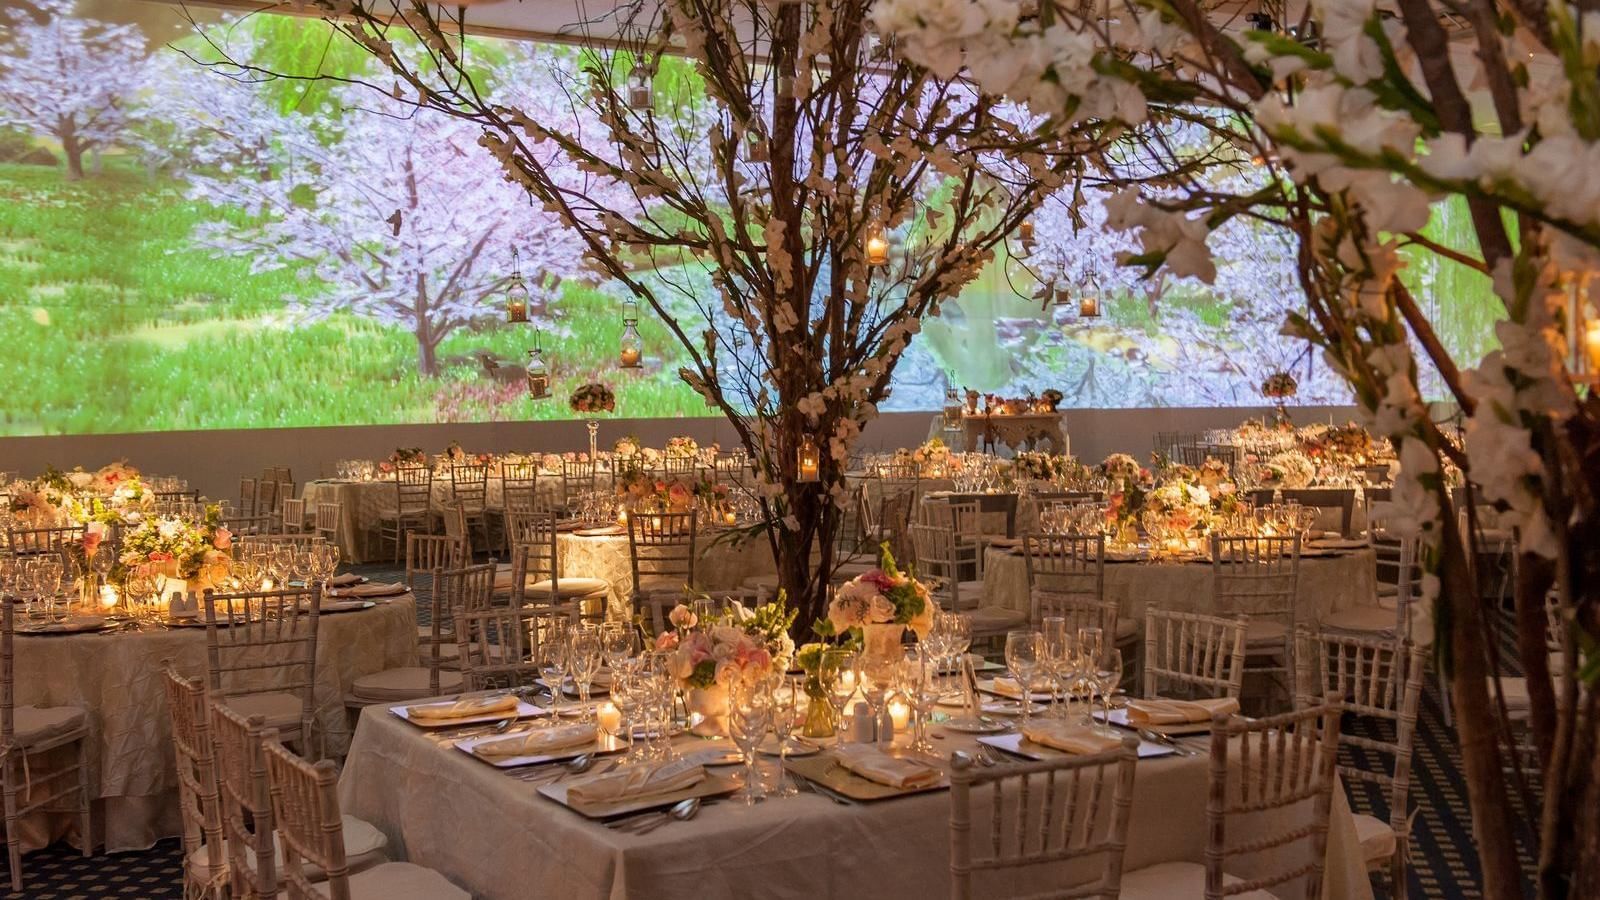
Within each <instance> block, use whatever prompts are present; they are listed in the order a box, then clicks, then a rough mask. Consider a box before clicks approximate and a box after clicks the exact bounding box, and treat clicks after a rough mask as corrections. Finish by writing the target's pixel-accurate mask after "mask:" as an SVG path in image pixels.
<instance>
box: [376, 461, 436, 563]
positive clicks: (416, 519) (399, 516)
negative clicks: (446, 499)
mask: <svg viewBox="0 0 1600 900" xmlns="http://www.w3.org/2000/svg"><path fill="white" fill-rule="evenodd" d="M394 501H395V505H394V506H393V507H391V508H389V509H383V510H379V511H378V546H379V547H380V548H381V547H382V546H383V542H384V541H386V540H390V541H393V542H394V561H395V563H397V564H398V563H399V562H400V553H401V552H402V551H403V550H404V549H405V539H406V533H407V532H410V531H421V532H427V533H431V532H432V531H433V469H432V468H431V467H429V466H400V467H398V468H396V469H395V470H394Z"/></svg>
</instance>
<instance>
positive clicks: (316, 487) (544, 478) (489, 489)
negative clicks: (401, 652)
mask: <svg viewBox="0 0 1600 900" xmlns="http://www.w3.org/2000/svg"><path fill="white" fill-rule="evenodd" d="M534 491H535V493H536V495H537V497H538V502H539V503H540V504H542V505H545V506H554V505H556V504H558V503H559V502H560V500H561V476H560V475H548V474H541V475H540V476H539V479H538V481H537V482H536V483H535V487H534ZM300 496H301V498H302V499H303V500H305V501H306V515H307V516H315V515H316V512H317V504H318V503H338V504H340V505H341V508H340V512H339V533H338V536H337V540H338V543H339V553H340V558H341V559H342V560H344V561H345V562H348V563H363V562H382V561H384V560H390V561H392V560H393V558H394V548H393V547H392V546H389V545H384V546H383V547H380V546H379V540H378V522H379V519H380V518H381V517H382V515H383V513H384V511H385V510H393V509H394V508H395V504H396V503H397V502H398V500H397V497H398V495H397V494H396V492H395V486H394V481H393V479H374V480H370V481H359V480H356V481H352V480H344V479H331V478H324V479H318V480H316V481H308V482H306V483H305V486H304V487H303V488H302V489H301V492H300ZM451 499H453V498H452V494H451V490H450V479H449V478H448V477H445V478H437V477H436V478H435V479H434V482H433V488H432V505H433V508H434V509H435V510H438V509H439V508H441V507H443V506H444V504H446V503H449V502H450V500H451ZM484 499H485V502H486V504H487V505H488V507H489V508H490V509H497V508H500V507H503V506H504V504H505V489H504V482H502V481H501V479H500V478H499V477H498V476H496V477H491V478H489V479H488V481H487V482H486V483H485V486H484ZM496 521H498V519H497V520H496ZM496 537H498V534H497V535H496ZM403 552H404V551H403V550H402V553H403Z"/></svg>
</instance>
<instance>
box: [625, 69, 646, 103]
mask: <svg viewBox="0 0 1600 900" xmlns="http://www.w3.org/2000/svg"><path fill="white" fill-rule="evenodd" d="M650 101H651V90H650V70H649V69H647V68H645V65H644V63H642V62H640V63H634V65H633V71H631V72H629V73H628V106H630V107H632V108H633V109H649V108H650V106H651V102H650Z"/></svg>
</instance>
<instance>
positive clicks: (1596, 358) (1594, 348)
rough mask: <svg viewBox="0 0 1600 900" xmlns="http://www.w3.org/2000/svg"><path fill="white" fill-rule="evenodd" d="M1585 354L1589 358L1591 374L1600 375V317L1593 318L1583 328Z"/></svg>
mask: <svg viewBox="0 0 1600 900" xmlns="http://www.w3.org/2000/svg"><path fill="white" fill-rule="evenodd" d="M1583 354H1584V355H1585V356H1587V357H1588V358H1589V374H1590V375H1600V319H1592V320H1590V322H1589V324H1588V325H1586V326H1585V327H1584V329H1583Z"/></svg>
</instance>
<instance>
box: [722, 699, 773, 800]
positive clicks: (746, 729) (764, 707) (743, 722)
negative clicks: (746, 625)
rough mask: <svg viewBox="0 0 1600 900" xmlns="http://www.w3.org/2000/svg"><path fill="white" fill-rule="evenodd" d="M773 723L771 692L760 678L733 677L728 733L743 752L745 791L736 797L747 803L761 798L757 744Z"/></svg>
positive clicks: (729, 703) (729, 701)
mask: <svg viewBox="0 0 1600 900" xmlns="http://www.w3.org/2000/svg"><path fill="white" fill-rule="evenodd" d="M771 725H772V694H771V693H770V692H769V691H768V690H767V686H766V684H765V683H763V681H762V680H761V679H753V680H746V679H743V678H735V679H734V680H733V683H732V684H730V685H728V735H729V736H730V737H732V738H733V742H734V743H735V744H736V745H738V747H739V752H740V753H742V754H744V790H743V791H742V792H741V793H740V795H739V799H740V801H741V802H743V803H744V804H745V805H746V806H753V805H755V804H757V803H760V802H761V801H762V800H763V799H764V797H763V795H762V793H761V790H760V786H759V784H758V781H759V779H758V778H757V775H756V747H758V746H760V744H761V739H762V738H764V737H766V735H767V729H768V728H769V727H770V726H771Z"/></svg>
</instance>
